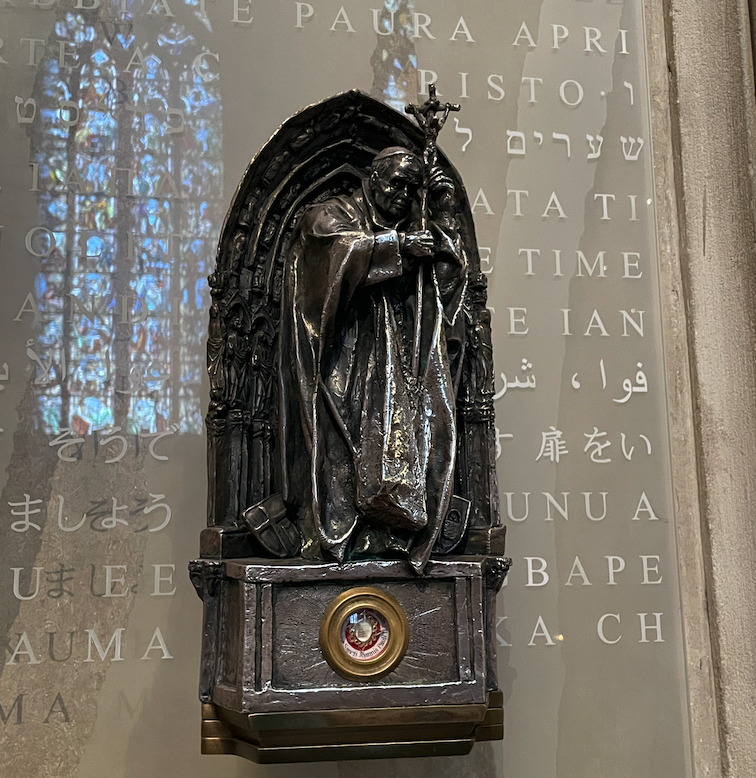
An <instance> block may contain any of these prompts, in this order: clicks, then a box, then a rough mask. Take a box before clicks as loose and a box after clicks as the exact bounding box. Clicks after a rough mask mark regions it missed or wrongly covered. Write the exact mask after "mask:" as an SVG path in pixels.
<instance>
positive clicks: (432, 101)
mask: <svg viewBox="0 0 756 778" xmlns="http://www.w3.org/2000/svg"><path fill="white" fill-rule="evenodd" d="M404 110H405V112H406V113H408V114H411V115H412V116H414V117H415V121H416V122H417V123H418V126H419V127H420V129H421V130H422V131H423V135H425V149H426V151H428V150H429V149H432V150H433V151H434V152H435V147H436V139H437V138H438V133H439V132H441V129H442V128H443V126H444V124H446V120H447V119H448V118H449V113H450V112H451V111H459V110H460V106H459V105H455V104H454V103H444V104H443V105H442V104H441V102H440V101H439V99H438V97H436V85H435V84H431V85H430V86H429V87H428V99H427V100H426V101H425V102H424V103H423V104H422V105H415V104H414V103H410V104H409V105H408V106H407V107H406V108H405V109H404ZM440 112H443V115H442V116H440V117H439V116H437V114H438V113H440ZM427 163H428V160H426V164H427Z"/></svg>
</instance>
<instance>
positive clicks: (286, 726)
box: [202, 691, 504, 764]
mask: <svg viewBox="0 0 756 778" xmlns="http://www.w3.org/2000/svg"><path fill="white" fill-rule="evenodd" d="M503 736H504V710H503V695H502V693H501V692H500V691H495V692H491V693H490V694H489V695H488V702H487V703H484V704H478V705H475V704H473V705H433V706H424V707H407V708H383V709H369V708H368V709H358V710H322V711H312V712H310V711H297V712H291V713H249V714H244V713H237V712H234V711H230V710H227V709H225V708H221V707H219V706H217V705H212V704H203V705H202V753H203V754H235V755H236V756H241V757H244V758H245V759H249V760H251V761H253V762H258V763H260V764H276V763H280V762H325V761H335V760H343V759H382V758H399V757H410V756H452V755H461V754H468V753H469V752H470V750H471V749H472V747H473V745H474V744H475V743H476V742H478V741H482V740H501V739H502V737H503Z"/></svg>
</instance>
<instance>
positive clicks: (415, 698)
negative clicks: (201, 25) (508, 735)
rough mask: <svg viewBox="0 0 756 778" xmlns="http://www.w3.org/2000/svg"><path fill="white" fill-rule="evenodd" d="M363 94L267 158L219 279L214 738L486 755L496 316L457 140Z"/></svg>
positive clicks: (256, 163) (207, 671) (214, 330)
mask: <svg viewBox="0 0 756 778" xmlns="http://www.w3.org/2000/svg"><path fill="white" fill-rule="evenodd" d="M453 110H459V108H458V106H453V105H450V104H448V103H446V104H442V103H440V102H439V100H438V99H437V98H436V94H435V90H434V89H433V88H431V90H430V97H429V99H428V100H427V101H426V102H425V103H424V104H422V105H420V106H414V105H411V106H408V108H407V112H408V113H410V114H412V115H413V117H414V120H415V121H414V122H413V121H411V120H410V119H409V118H407V117H406V116H403V115H401V114H399V113H397V112H396V111H395V110H393V109H391V108H389V107H387V106H386V105H384V104H382V103H380V102H378V101H376V100H374V99H373V98H371V97H368V96H367V95H365V94H363V93H361V92H357V91H351V92H348V93H344V94H341V95H337V96H336V97H333V98H330V99H328V100H325V101H324V102H322V103H320V104H317V105H314V106H310V107H309V108H306V109H304V110H303V111H301V112H300V113H298V114H296V115H295V116H293V117H292V118H291V119H289V120H288V121H287V122H286V123H285V124H284V125H283V126H282V127H281V128H280V129H279V130H278V132H277V133H276V134H275V135H274V136H273V137H272V138H271V140H270V141H269V142H268V143H267V144H266V145H265V146H264V147H263V149H262V150H261V151H260V153H259V154H258V155H257V157H256V158H255V159H254V160H253V161H252V163H251V164H250V166H249V168H248V170H247V172H246V173H245V175H244V178H243V179H242V181H241V183H240V185H239V188H238V189H237V192H236V195H235V197H234V200H233V203H232V205H231V209H230V211H229V213H228V216H227V219H226V223H225V225H224V227H223V231H222V233H221V239H220V245H219V251H218V261H217V266H216V269H215V271H214V273H213V274H212V276H211V278H210V286H211V293H212V306H211V310H210V331H209V339H208V372H209V376H210V409H209V413H208V417H207V428H208V457H209V458H208V467H209V479H210V483H209V486H210V489H209V495H210V496H209V516H208V528H207V529H206V530H204V531H203V533H202V537H201V544H200V545H201V549H200V551H201V558H200V559H199V560H197V561H195V562H192V564H191V566H190V571H191V575H192V580H193V582H194V584H195V586H196V588H197V591H198V593H199V594H200V596H201V597H202V599H203V601H204V628H203V646H202V668H201V680H200V697H201V699H202V702H203V703H204V706H203V740H202V745H203V751H204V752H205V753H236V754H239V755H241V756H245V757H247V758H249V759H254V760H256V761H262V762H282V761H307V760H321V759H327V760H332V759H348V758H363V757H364V758H370V757H381V756H413V755H425V754H436V755H439V754H453V753H465V752H467V751H469V750H470V748H471V747H472V745H473V743H474V742H475V741H476V740H485V739H496V738H500V737H501V736H502V721H503V720H502V709H501V707H502V698H501V694H500V692H499V691H498V689H497V681H496V653H495V647H496V640H495V631H494V623H495V596H496V592H497V591H498V589H499V588H500V586H501V584H502V582H503V580H504V576H505V575H506V571H507V569H508V566H509V561H508V560H506V559H504V558H503V556H502V555H503V552H504V528H503V527H502V526H501V525H500V520H499V511H498V496H497V488H496V475H495V469H494V459H495V457H494V449H495V441H494V427H493V395H494V385H493V379H494V373H493V365H492V349H491V332H490V313H489V312H488V310H487V309H486V285H485V279H484V276H483V274H482V273H481V268H480V259H479V256H478V250H477V245H476V241H475V233H474V227H473V220H472V214H471V211H470V205H469V202H468V200H467V196H466V194H465V191H464V187H463V185H462V182H461V180H460V178H459V175H458V174H457V173H456V171H455V169H454V168H453V166H452V165H451V164H450V163H449V161H448V160H447V159H446V157H445V156H444V155H443V153H442V152H441V151H440V150H439V149H438V148H437V145H436V139H437V137H438V134H439V131H440V130H441V129H442V127H443V125H444V122H445V121H446V118H447V117H448V115H449V112H450V111H453Z"/></svg>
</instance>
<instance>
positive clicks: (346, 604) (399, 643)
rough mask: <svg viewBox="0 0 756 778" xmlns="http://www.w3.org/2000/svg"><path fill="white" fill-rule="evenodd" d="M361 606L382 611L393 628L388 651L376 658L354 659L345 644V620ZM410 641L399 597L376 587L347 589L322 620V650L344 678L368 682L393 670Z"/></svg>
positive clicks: (382, 614)
mask: <svg viewBox="0 0 756 778" xmlns="http://www.w3.org/2000/svg"><path fill="white" fill-rule="evenodd" d="M358 608H372V609H373V610H376V611H378V613H380V615H381V616H383V618H384V619H385V620H386V622H387V623H388V627H389V641H388V646H387V647H386V650H385V651H384V652H383V653H382V654H381V655H380V656H378V657H376V658H375V659H370V660H368V661H366V662H361V661H358V660H356V659H352V657H350V656H349V655H348V654H347V653H346V651H344V649H343V647H342V645H341V627H342V624H343V623H344V619H346V618H347V616H349V614H350V613H352V612H353V611H355V610H357V609H358ZM408 644H409V623H408V622H407V615H406V614H405V612H404V609H403V608H402V606H401V605H400V604H399V603H398V602H397V600H396V598H395V597H393V596H392V595H390V594H388V592H384V591H383V590H382V589H376V588H375V587H373V586H357V587H355V588H354V589H347V591H345V592H342V593H341V594H340V595H339V596H338V597H336V598H335V599H334V600H333V601H332V602H331V603H330V605H329V606H328V608H326V612H325V613H324V614H323V620H322V621H321V622H320V650H321V651H322V652H323V656H324V657H325V659H326V662H328V664H329V665H330V666H331V667H332V668H333V669H334V670H335V671H336V672H337V673H338V674H339V675H340V676H342V677H343V678H348V679H349V680H350V681H365V680H369V679H374V678H381V677H382V676H384V675H387V674H388V673H390V672H391V671H392V670H393V669H394V668H395V667H396V666H397V665H398V664H399V662H401V661H402V659H403V658H404V654H405V652H406V651H407V645H408Z"/></svg>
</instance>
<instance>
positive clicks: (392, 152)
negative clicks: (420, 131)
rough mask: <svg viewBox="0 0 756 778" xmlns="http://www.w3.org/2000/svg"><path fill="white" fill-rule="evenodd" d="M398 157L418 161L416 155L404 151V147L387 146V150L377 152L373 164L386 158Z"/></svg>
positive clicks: (407, 150) (406, 150)
mask: <svg viewBox="0 0 756 778" xmlns="http://www.w3.org/2000/svg"><path fill="white" fill-rule="evenodd" d="M400 155H401V156H403V157H412V158H413V159H416V160H418V161H420V158H419V157H418V156H417V154H413V153H412V152H411V151H410V150H409V149H405V148H404V146H389V147H388V148H386V149H383V151H379V152H378V153H377V154H376V155H375V156H374V157H373V164H375V163H376V162H380V160H382V159H386V158H387V157H394V156H400Z"/></svg>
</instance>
